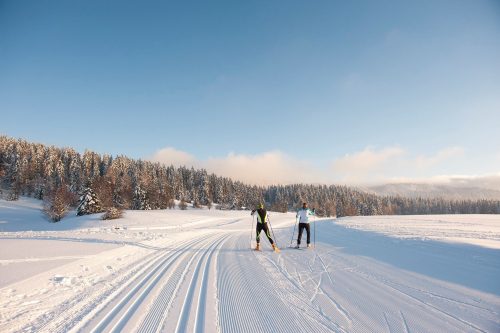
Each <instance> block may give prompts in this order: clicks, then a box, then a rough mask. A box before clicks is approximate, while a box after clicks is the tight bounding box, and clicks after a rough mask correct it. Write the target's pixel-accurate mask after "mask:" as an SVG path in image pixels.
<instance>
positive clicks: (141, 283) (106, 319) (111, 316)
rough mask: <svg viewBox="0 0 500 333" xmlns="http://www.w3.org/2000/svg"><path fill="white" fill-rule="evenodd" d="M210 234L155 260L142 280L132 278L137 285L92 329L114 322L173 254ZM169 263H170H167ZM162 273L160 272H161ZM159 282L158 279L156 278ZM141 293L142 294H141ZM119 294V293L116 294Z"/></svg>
mask: <svg viewBox="0 0 500 333" xmlns="http://www.w3.org/2000/svg"><path fill="white" fill-rule="evenodd" d="M208 237H209V236H206V237H201V239H200V238H197V239H195V240H192V241H191V242H188V244H187V245H185V246H183V248H182V249H176V250H173V251H172V252H170V253H169V254H168V255H166V258H165V256H164V257H162V258H160V259H159V260H157V261H156V262H155V264H154V265H152V266H154V267H153V268H150V267H151V266H150V267H148V268H147V271H146V272H145V276H144V277H142V278H141V277H138V278H141V280H140V281H137V279H138V278H136V279H133V280H132V283H131V284H134V283H135V285H134V286H133V287H131V289H130V290H129V291H128V292H127V293H126V294H125V295H124V296H123V297H121V298H120V299H119V301H118V303H117V304H115V306H114V307H113V308H112V309H111V310H110V311H108V312H107V313H106V314H105V316H104V318H102V319H101V320H100V321H99V323H98V324H97V325H96V326H95V327H94V328H93V329H92V330H91V332H101V331H103V330H104V328H105V327H107V326H108V325H109V324H110V322H112V321H113V320H114V319H115V316H116V315H117V314H118V313H119V312H120V311H121V310H122V309H124V308H125V307H126V305H127V304H128V302H129V301H130V300H131V299H133V298H134V296H136V295H137V293H138V292H140V290H141V289H142V288H143V287H144V286H147V285H148V282H150V281H151V279H153V281H155V280H156V278H157V277H158V275H155V274H156V273H157V272H158V271H159V270H160V269H161V268H162V267H163V268H165V267H164V266H165V264H166V263H165V262H166V261H167V262H168V260H169V259H170V258H171V257H172V256H175V255H176V254H178V253H179V252H180V251H182V250H184V249H185V248H189V247H191V246H193V245H195V244H197V243H200V242H202V241H204V240H205V239H206V238H208ZM158 261H160V263H159V264H157V262H158ZM167 264H168V263H167ZM159 275H160V274H159ZM156 282H157V280H156ZM126 289H127V288H124V289H123V290H126ZM139 295H140V294H139ZM116 296H118V295H116ZM112 301H113V299H109V300H108V302H107V303H106V304H104V306H103V307H102V308H101V310H102V309H103V308H104V307H105V306H106V305H108V304H109V303H111V302H112Z"/></svg>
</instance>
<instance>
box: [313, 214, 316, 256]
mask: <svg viewBox="0 0 500 333" xmlns="http://www.w3.org/2000/svg"><path fill="white" fill-rule="evenodd" d="M313 223H314V250H315V251H316V212H314V220H313Z"/></svg>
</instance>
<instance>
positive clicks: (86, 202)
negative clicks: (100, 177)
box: [76, 186, 103, 216]
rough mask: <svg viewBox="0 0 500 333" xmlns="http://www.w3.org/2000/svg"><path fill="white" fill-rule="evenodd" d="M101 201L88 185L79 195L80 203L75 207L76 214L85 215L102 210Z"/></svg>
mask: <svg viewBox="0 0 500 333" xmlns="http://www.w3.org/2000/svg"><path fill="white" fill-rule="evenodd" d="M102 211H103V210H102V208H101V203H100V201H99V199H98V198H97V195H96V194H95V192H94V191H93V190H92V188H91V187H90V186H87V187H86V188H85V189H84V190H83V194H82V195H81V196H80V203H79V204H78V208H77V213H76V214H77V215H78V216H82V215H87V214H94V213H100V212H102Z"/></svg>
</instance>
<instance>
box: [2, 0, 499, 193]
mask: <svg viewBox="0 0 500 333" xmlns="http://www.w3.org/2000/svg"><path fill="white" fill-rule="evenodd" d="M499 59H500V2H498V1H482V0H477V1H470V0H462V1H461V0H453V1H441V0H439V1H436V0H432V1H368V0H367V1H316V2H310V1H176V2H174V1H90V0H89V1H0V116H1V120H0V133H3V134H6V135H9V136H14V137H22V138H25V139H28V140H32V141H37V142H43V143H47V144H54V145H58V146H72V147H75V148H76V149H78V150H80V151H83V150H84V149H86V148H88V149H91V150H95V151H98V152H101V153H111V154H126V155H129V156H131V157H135V158H148V159H155V160H160V161H165V162H169V161H172V162H174V163H181V162H186V161H187V162H186V163H191V164H193V165H196V166H201V167H206V168H208V169H210V170H213V171H215V172H219V173H222V174H229V175H230V176H233V177H235V178H241V179H244V180H245V181H250V182H251V181H253V180H254V179H252V178H248V176H246V175H247V174H248V173H252V171H253V169H251V170H247V169H245V168H244V167H243V166H244V165H247V164H259V165H261V166H262V167H261V172H260V173H258V172H257V174H259V176H258V177H260V178H259V179H257V180H255V181H256V182H259V181H263V180H262V177H264V176H263V174H267V176H266V177H268V178H269V179H267V178H266V180H265V181H266V182H272V179H277V181H283V182H290V181H292V179H297V181H298V182H300V181H325V182H328V181H335V182H347V183H349V182H352V183H356V182H368V181H370V180H377V181H382V180H386V179H429V178H432V177H436V176H442V175H469V176H470V175H486V174H496V173H500V144H499V142H500V134H499V133H500V131H499V130H498V128H500V60H499ZM162 149H163V150H162ZM290 165H293V166H292V167H290ZM266 166H267V167H266ZM272 166H274V167H272ZM228 168H229V169H228ZM290 168H292V169H290ZM289 169H290V170H289ZM273 170H274V171H273ZM232 172H235V173H234V174H233V173H232ZM283 174H287V175H288V176H287V177H288V178H287V179H286V180H285V179H281V178H279V176H280V175H283ZM242 175H245V177H243V178H242V177H241V176H242ZM302 175H304V177H302ZM319 175H320V176H319ZM273 177H274V178H273ZM285 178H286V177H285Z"/></svg>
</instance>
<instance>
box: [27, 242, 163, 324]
mask: <svg viewBox="0 0 500 333" xmlns="http://www.w3.org/2000/svg"><path fill="white" fill-rule="evenodd" d="M162 254H163V253H162V251H161V250H157V251H155V252H153V253H150V254H148V255H146V256H145V257H144V258H141V259H139V260H141V261H142V260H145V262H140V263H139V264H138V263H137V262H138V261H139V260H136V261H134V262H132V263H130V264H128V265H127V266H125V267H123V268H121V269H120V270H119V271H117V272H116V274H118V273H120V274H118V275H117V278H116V279H115V280H114V281H112V282H109V281H108V282H107V283H106V285H111V288H110V289H108V290H104V291H102V290H99V291H98V295H97V296H95V297H93V298H92V299H91V300H90V301H89V297H88V296H89V295H87V294H85V293H83V294H79V295H76V296H73V297H71V298H70V299H68V300H66V301H64V302H63V303H61V304H59V305H58V306H56V308H55V309H53V310H52V312H51V313H48V314H47V313H44V314H42V315H40V316H38V317H37V318H36V319H34V320H32V321H30V323H28V324H27V325H26V326H25V327H24V328H22V330H23V331H28V330H29V331H32V332H39V331H42V330H45V329H48V328H49V327H50V326H54V327H53V328H51V329H49V331H51V332H57V331H61V332H67V331H68V330H69V329H70V327H69V326H71V325H70V324H71V323H72V322H73V321H74V319H75V316H78V313H79V312H89V311H90V310H91V309H92V307H93V303H95V302H97V303H99V302H100V301H101V300H102V299H104V298H106V297H107V296H109V295H110V294H112V292H113V290H114V289H115V288H116V287H117V286H120V285H121V282H122V281H129V278H130V276H132V275H135V274H140V273H142V271H143V270H144V269H145V268H144V267H146V266H147V265H149V264H151V265H152V262H154V261H155V260H157V259H158V258H159V256H161V255H162ZM138 272H139V273H138ZM91 288H95V286H90V287H88V288H87V289H91ZM81 302H85V303H86V305H88V304H90V305H88V306H85V305H84V308H83V309H80V310H77V311H70V309H71V308H74V307H77V306H79V305H80V304H81ZM68 312H70V313H71V312H73V313H71V315H72V316H68V314H67V313H68ZM75 313H77V315H74V314H75ZM63 314H66V315H63ZM56 317H58V318H61V319H60V320H59V321H56V322H54V320H53V319H54V318H56ZM80 317H83V315H81V314H80ZM37 322H40V323H39V324H36V323H37Z"/></svg>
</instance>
